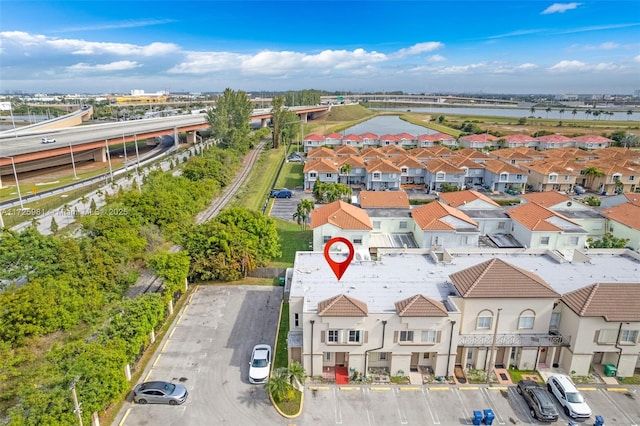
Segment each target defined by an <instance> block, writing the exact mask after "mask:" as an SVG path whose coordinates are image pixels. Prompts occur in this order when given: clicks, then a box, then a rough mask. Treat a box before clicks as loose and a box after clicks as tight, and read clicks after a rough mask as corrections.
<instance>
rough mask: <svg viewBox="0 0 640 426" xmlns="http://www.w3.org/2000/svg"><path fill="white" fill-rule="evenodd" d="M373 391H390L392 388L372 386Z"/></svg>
mask: <svg viewBox="0 0 640 426" xmlns="http://www.w3.org/2000/svg"><path fill="white" fill-rule="evenodd" d="M370 389H371V390H372V391H388V390H391V388H379V387H377V386H376V387H372V388H370Z"/></svg>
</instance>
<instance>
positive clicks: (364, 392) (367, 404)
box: [362, 388, 375, 425]
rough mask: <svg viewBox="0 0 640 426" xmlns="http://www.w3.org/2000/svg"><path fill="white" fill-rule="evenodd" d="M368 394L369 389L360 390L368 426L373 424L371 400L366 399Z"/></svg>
mask: <svg viewBox="0 0 640 426" xmlns="http://www.w3.org/2000/svg"><path fill="white" fill-rule="evenodd" d="M368 393H369V389H365V388H362V397H363V398H364V405H365V408H366V409H367V421H368V422H369V424H370V425H371V424H375V416H374V415H373V411H372V410H371V400H370V399H369V398H368V397H367V394H368Z"/></svg>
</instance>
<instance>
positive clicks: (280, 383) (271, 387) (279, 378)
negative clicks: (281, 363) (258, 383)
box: [264, 368, 291, 401]
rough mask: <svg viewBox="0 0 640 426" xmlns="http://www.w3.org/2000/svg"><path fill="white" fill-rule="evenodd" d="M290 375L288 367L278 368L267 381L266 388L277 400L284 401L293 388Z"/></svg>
mask: <svg viewBox="0 0 640 426" xmlns="http://www.w3.org/2000/svg"><path fill="white" fill-rule="evenodd" d="M288 376H289V375H288V372H287V369H286V368H276V369H275V370H274V371H273V374H271V377H269V380H267V383H265V385H264V388H265V390H266V391H267V393H268V394H269V395H271V397H272V398H273V399H274V400H275V401H282V400H283V399H285V398H286V397H287V394H288V393H289V390H290V388H291V386H290V385H289V381H288Z"/></svg>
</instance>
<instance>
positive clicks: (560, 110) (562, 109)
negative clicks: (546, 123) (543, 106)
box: [558, 108, 564, 120]
mask: <svg viewBox="0 0 640 426" xmlns="http://www.w3.org/2000/svg"><path fill="white" fill-rule="evenodd" d="M558 113H559V114H560V120H562V114H564V108H560V109H559V110H558Z"/></svg>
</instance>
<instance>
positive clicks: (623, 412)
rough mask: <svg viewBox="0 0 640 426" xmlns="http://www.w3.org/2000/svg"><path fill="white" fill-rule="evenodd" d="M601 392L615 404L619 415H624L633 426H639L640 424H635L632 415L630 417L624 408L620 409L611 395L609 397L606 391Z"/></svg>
mask: <svg viewBox="0 0 640 426" xmlns="http://www.w3.org/2000/svg"><path fill="white" fill-rule="evenodd" d="M600 392H601V393H602V395H604V397H605V398H606V399H607V400H608V401H609V402H610V403H611V404H613V406H614V407H616V408H617V409H618V413H620V414H622V415H623V416H625V417H626V418H627V420H629V421H630V422H631V423H630V425H631V426H638V424H637V423H636V422H635V420H634V419H633V417H631V416H630V415H628V414H627V413H626V412H625V411H624V410H623V409H622V407H620V406H619V405H618V404H617V403H616V402H615V401H614V400H613V398H611V397H610V396H609V395H607V390H606V389H600Z"/></svg>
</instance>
